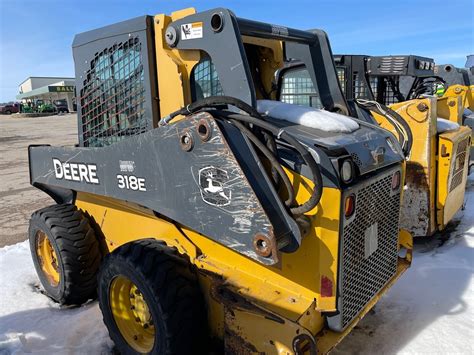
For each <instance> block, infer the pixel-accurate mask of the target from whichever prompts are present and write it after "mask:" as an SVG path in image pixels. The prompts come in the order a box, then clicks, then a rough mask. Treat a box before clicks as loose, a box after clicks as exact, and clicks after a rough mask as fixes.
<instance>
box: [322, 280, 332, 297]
mask: <svg viewBox="0 0 474 355" xmlns="http://www.w3.org/2000/svg"><path fill="white" fill-rule="evenodd" d="M332 288H333V284H332V281H331V279H329V278H328V277H327V276H324V275H323V276H321V297H332V296H333V293H332Z"/></svg>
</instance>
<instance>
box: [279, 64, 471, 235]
mask: <svg viewBox="0 0 474 355" xmlns="http://www.w3.org/2000/svg"><path fill="white" fill-rule="evenodd" d="M334 59H335V63H336V69H337V75H338V78H339V81H340V85H341V89H342V91H343V92H344V94H345V96H346V98H347V99H348V104H349V108H350V109H351V115H352V116H354V117H359V118H360V119H365V120H367V121H368V122H372V123H378V124H379V125H381V126H382V127H384V128H386V129H388V130H390V131H392V132H393V133H394V134H395V135H396V136H397V137H400V142H401V143H402V144H403V147H404V152H405V155H406V157H407V159H408V161H407V176H406V187H407V189H405V193H404V199H403V205H402V206H403V207H402V213H401V227H402V228H405V229H407V230H409V231H410V232H411V233H412V234H413V235H414V236H430V235H432V234H433V233H435V232H436V231H439V230H443V229H444V228H445V227H446V225H447V223H448V222H449V221H450V220H451V219H452V217H453V216H454V214H455V213H456V212H457V211H458V210H459V209H460V208H461V207H462V206H463V203H464V193H465V185H466V180H467V172H468V159H469V146H470V134H471V130H470V129H469V128H468V127H462V126H461V127H459V125H458V124H457V123H450V122H449V121H448V122H447V121H443V120H439V119H438V110H439V109H440V106H442V104H441V105H440V101H441V100H440V99H438V100H437V99H436V97H434V96H429V94H431V95H433V94H434V92H433V88H434V86H433V84H435V83H436V82H437V81H440V80H441V79H440V78H436V77H434V73H433V68H434V63H433V61H432V60H430V59H429V58H423V57H415V56H397V57H393V56H388V57H369V56H363V55H336V56H334ZM286 67H287V68H286V71H284V72H283V74H280V77H281V78H280V85H279V87H280V88H281V89H280V90H281V94H280V99H281V100H282V101H284V102H295V103H300V104H307V105H310V106H316V107H317V104H318V103H317V101H316V100H315V99H314V97H315V91H314V89H313V88H308V87H305V86H304V85H301V84H299V85H293V87H291V88H288V85H291V84H290V83H291V81H292V80H294V79H293V77H294V76H298V77H300V79H299V80H307V79H301V78H308V77H309V75H308V73H307V71H306V69H305V68H304V64H303V63H300V62H298V61H292V62H291V63H288V64H287V65H286ZM405 79H406V80H405ZM288 92H291V94H290V95H289V94H288ZM425 95H428V96H425ZM442 100H443V101H447V100H448V98H443V99H442ZM449 100H450V101H452V102H454V105H452V104H447V103H446V107H448V108H449V109H453V110H452V114H453V117H455V120H456V121H458V117H460V116H461V114H462V102H461V99H460V98H452V99H449ZM387 106H388V107H387ZM368 112H370V114H368ZM448 113H449V112H448ZM443 130H444V131H443Z"/></svg>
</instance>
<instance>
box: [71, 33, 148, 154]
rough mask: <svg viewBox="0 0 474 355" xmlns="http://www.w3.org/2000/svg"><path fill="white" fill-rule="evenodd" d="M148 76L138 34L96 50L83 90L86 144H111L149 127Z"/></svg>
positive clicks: (82, 102)
mask: <svg viewBox="0 0 474 355" xmlns="http://www.w3.org/2000/svg"><path fill="white" fill-rule="evenodd" d="M144 80H145V78H144V67H143V60H142V45H141V43H140V41H139V39H138V38H137V37H131V38H129V39H128V40H127V41H124V42H122V43H116V44H114V45H113V46H111V47H109V48H106V49H105V50H103V51H101V52H99V53H96V54H95V56H94V58H93V59H92V60H91V61H90V69H89V70H88V71H87V73H86V75H85V79H84V81H83V87H82V89H81V91H80V102H81V123H82V132H83V145H84V146H85V147H102V146H106V145H110V144H112V143H115V142H117V141H119V140H122V139H123V138H126V137H128V136H133V135H136V134H140V133H143V132H145V131H146V130H147V129H148V127H147V125H148V121H149V120H147V119H146V118H145V86H144Z"/></svg>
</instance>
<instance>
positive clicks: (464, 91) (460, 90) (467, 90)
mask: <svg viewBox="0 0 474 355" xmlns="http://www.w3.org/2000/svg"><path fill="white" fill-rule="evenodd" d="M473 94H474V85H471V86H469V87H468V86H465V85H450V86H449V87H448V88H447V89H446V91H445V92H444V95H443V97H457V96H459V97H460V98H461V102H462V106H463V107H464V108H470V109H471V110H474V102H473V101H474V96H473Z"/></svg>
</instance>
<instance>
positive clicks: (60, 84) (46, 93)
mask: <svg viewBox="0 0 474 355" xmlns="http://www.w3.org/2000/svg"><path fill="white" fill-rule="evenodd" d="M74 81H75V79H74V78H60V77H44V76H30V77H29V78H27V79H26V80H25V81H23V82H22V83H21V84H20V85H19V87H18V91H19V94H18V95H17V96H16V98H17V100H22V101H23V102H34V103H36V102H38V101H42V102H48V103H52V102H53V101H56V100H65V101H66V102H67V106H68V110H69V112H72V111H75V110H74V104H73V100H74V98H75V86H74Z"/></svg>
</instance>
